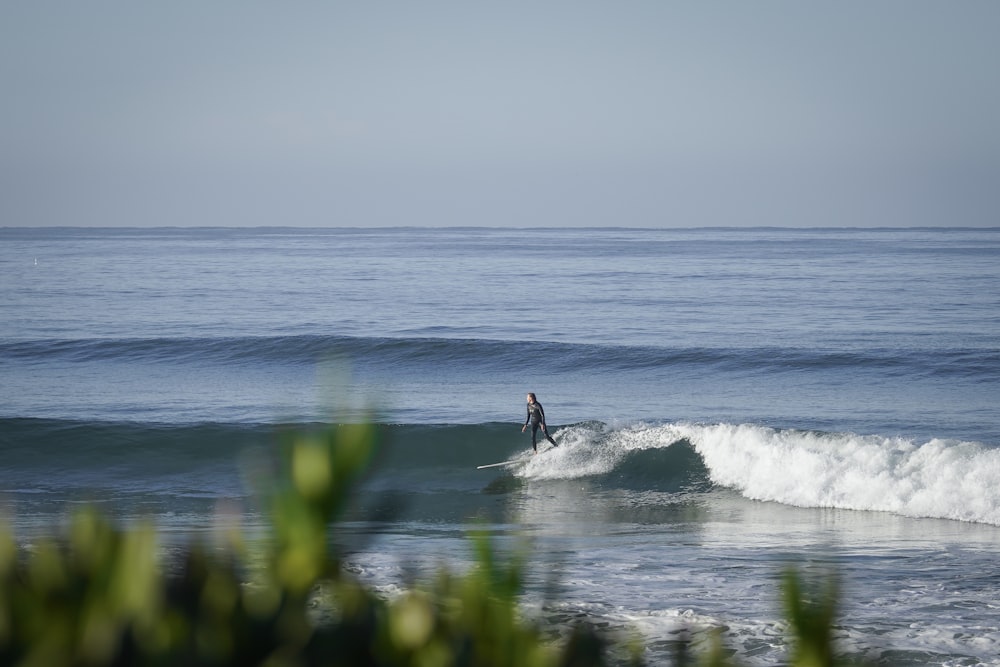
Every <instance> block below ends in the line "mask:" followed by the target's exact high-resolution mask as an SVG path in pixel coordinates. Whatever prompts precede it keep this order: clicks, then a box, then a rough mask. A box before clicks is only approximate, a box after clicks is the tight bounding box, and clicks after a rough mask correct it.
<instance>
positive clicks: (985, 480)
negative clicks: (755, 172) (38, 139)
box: [0, 228, 1000, 665]
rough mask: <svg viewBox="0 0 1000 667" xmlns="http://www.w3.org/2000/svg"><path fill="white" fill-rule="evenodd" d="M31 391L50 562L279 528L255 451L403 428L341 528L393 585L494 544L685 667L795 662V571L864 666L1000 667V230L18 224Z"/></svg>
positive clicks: (35, 505) (550, 590)
mask: <svg viewBox="0 0 1000 667" xmlns="http://www.w3.org/2000/svg"><path fill="white" fill-rule="evenodd" d="M0 378H2V383H0V452H2V456H3V459H2V460H3V464H2V465H0V495H2V497H3V506H4V508H5V509H4V512H5V513H6V514H7V516H8V518H9V521H10V522H11V523H12V524H13V525H14V526H15V529H16V530H17V531H18V533H19V535H20V536H22V537H21V539H23V540H30V539H31V536H32V535H33V534H34V533H35V532H36V531H39V530H50V529H52V528H53V527H55V526H58V525H59V524H60V522H61V521H62V519H63V517H64V516H65V515H66V513H67V511H69V510H70V509H71V508H72V507H74V506H75V505H76V504H77V503H79V502H81V501H88V502H95V503H98V504H99V505H100V506H102V507H104V508H105V509H107V511H109V512H110V513H112V514H114V515H115V516H118V517H120V518H121V519H122V520H124V521H128V520H129V519H131V518H132V517H135V516H153V517H154V518H155V519H156V520H157V522H158V523H159V524H160V525H161V526H163V527H164V529H165V530H168V531H179V532H181V533H185V532H189V531H201V530H207V529H208V528H209V527H210V526H211V525H212V523H213V516H214V514H215V512H216V510H217V508H218V507H219V505H220V504H226V505H227V506H232V505H233V504H234V503H236V504H238V505H239V506H241V507H244V511H245V512H246V515H247V519H248V521H249V522H252V521H253V517H254V509H253V497H252V494H251V492H250V491H248V490H247V486H246V484H245V483H244V470H245V467H246V461H247V460H248V458H251V457H252V456H255V455H257V454H258V453H260V452H266V451H267V449H268V448H270V447H273V446H274V444H275V443H276V442H277V440H278V438H279V435H280V433H282V432H284V431H286V430H287V429H288V428H302V429H307V428H311V427H312V426H314V425H316V424H322V423H327V422H333V421H344V420H353V419H357V418H361V417H362V416H364V415H373V416H374V417H375V418H376V419H377V421H378V422H379V424H380V425H381V429H382V430H383V431H384V433H385V435H386V439H387V441H388V442H389V443H390V449H389V451H388V453H387V456H386V458H385V460H384V461H383V462H382V463H381V465H380V467H379V469H378V470H377V472H376V474H375V475H374V476H373V478H372V479H371V481H370V482H369V484H368V485H367V486H366V488H365V490H364V491H363V493H362V494H361V497H359V498H358V507H357V508H356V510H355V512H354V513H353V514H352V516H350V517H349V521H348V522H347V523H346V525H345V526H344V527H343V529H342V531H341V538H342V539H345V540H349V541H350V542H351V544H352V545H353V546H352V552H351V553H352V556H351V559H350V566H351V567H352V569H353V570H354V571H355V572H357V573H358V574H359V576H361V577H362V578H364V579H365V580H366V581H367V582H369V583H370V584H371V585H372V586H375V587H378V588H379V589H382V590H385V591H387V592H391V591H393V590H396V589H398V587H400V586H402V585H403V584H404V582H405V581H408V580H409V578H410V576H411V575H412V572H413V571H414V569H415V568H416V569H418V570H419V569H422V568H428V569H429V568H434V567H436V566H437V565H438V564H440V563H442V562H444V563H448V564H450V565H452V566H454V567H456V568H461V567H464V566H465V565H466V564H468V563H469V562H470V560H471V555H470V553H469V543H468V541H467V534H468V531H469V530H470V528H471V527H473V526H484V527H486V528H487V529H488V530H489V531H490V532H491V533H492V534H493V535H494V537H495V539H496V540H497V543H498V545H499V546H500V547H501V548H503V549H505V550H506V549H509V550H511V551H516V550H525V551H526V553H527V554H528V563H529V567H528V573H527V587H526V591H525V595H524V604H525V607H526V609H527V610H530V611H531V612H532V613H534V614H537V615H538V616H539V617H541V618H544V619H545V620H547V621H549V622H552V623H553V624H554V625H555V626H556V627H562V628H568V627H569V626H570V625H571V624H572V623H573V622H575V621H576V620H577V619H579V618H581V617H584V616H586V617H589V618H591V619H592V620H595V621H596V622H599V623H601V624H602V625H604V626H606V627H609V628H611V629H615V630H617V629H622V630H625V629H629V630H632V631H637V632H639V633H640V634H641V636H642V637H643V639H644V641H645V645H646V647H647V649H646V650H647V655H648V657H649V659H650V661H651V662H652V663H653V664H663V663H666V662H669V658H670V656H671V651H672V646H674V644H675V643H676V641H677V640H678V638H680V637H681V636H683V635H684V633H688V634H690V635H691V636H692V637H694V639H695V641H696V642H701V641H706V637H707V636H708V631H709V630H712V629H721V630H722V634H723V638H724V641H725V642H726V644H727V645H728V646H729V647H730V648H731V649H732V650H733V651H734V652H735V653H736V655H737V656H738V657H739V658H740V659H741V660H742V661H743V662H744V663H745V664H750V665H773V664H781V663H782V661H783V660H784V659H785V658H786V656H787V646H786V643H785V631H786V629H787V628H786V627H785V624H784V622H783V621H782V620H781V611H780V600H779V588H778V582H779V579H780V576H781V573H782V571H783V569H784V568H785V567H786V566H788V565H789V564H793V565H796V566H798V567H799V568H801V569H802V570H803V571H804V572H806V573H808V574H811V575H816V576H821V575H824V574H828V573H835V575H836V576H837V577H839V580H840V583H841V590H842V594H843V603H842V609H841V616H840V619H839V621H838V626H837V629H836V632H837V636H838V638H839V640H840V642H841V648H842V650H843V651H844V652H845V653H849V654H853V655H860V656H864V657H866V658H868V659H871V660H875V661H878V662H882V663H884V664H894V665H977V664H990V665H1000V558H998V557H1000V417H998V405H1000V401H998V396H1000V229H871V230H860V229H682V230H635V229H479V228H468V229H455V228H452V229H419V228H398V229H375V230H365V229H284V228H274V229H221V228H220V229H182V228H177V229H82V228H60V229H19V228H2V229H0ZM528 391H533V392H536V393H537V395H538V398H539V400H540V401H541V402H542V404H543V405H544V406H545V410H546V414H547V416H548V420H549V425H550V430H551V432H552V433H553V435H554V436H555V437H556V439H557V441H558V442H559V443H560V446H559V447H558V448H557V449H553V450H548V451H543V453H542V454H540V455H539V456H537V457H534V458H532V457H530V456H529V455H528V452H530V436H528V435H525V434H522V433H521V432H520V427H521V424H522V423H523V421H524V416H525V407H524V396H525V393H526V392H528ZM543 449H544V448H543ZM519 456H524V457H526V460H525V462H524V463H521V464H519V465H516V466H511V467H508V468H491V469H485V470H478V469H476V466H477V465H481V464H486V463H492V462H497V461H503V460H507V459H510V458H515V457H519ZM385 498H389V499H391V500H392V501H393V503H394V504H393V505H392V506H393V507H395V510H394V511H376V510H378V508H383V510H384V508H385V507H386V505H385V504H384V503H382V500H383V499H385ZM380 503H382V504H380Z"/></svg>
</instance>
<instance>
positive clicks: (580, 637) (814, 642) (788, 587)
mask: <svg viewBox="0 0 1000 667" xmlns="http://www.w3.org/2000/svg"><path fill="white" fill-rule="evenodd" d="M380 438H381V433H380V431H379V429H378V427H377V426H374V425H360V424H358V425H355V424H350V425H341V426H334V427H330V428H329V429H328V430H326V431H324V432H322V433H318V434H317V433H314V434H305V433H302V434H299V435H297V436H296V437H293V438H291V439H289V441H288V442H287V443H286V444H285V445H284V446H283V447H282V448H281V449H282V454H281V456H280V457H279V462H280V465H278V466H277V470H276V471H275V472H274V473H273V474H272V475H271V476H270V477H271V479H270V481H269V483H268V484H266V485H265V486H266V497H265V506H266V507H267V513H268V516H269V521H268V526H269V531H270V534H269V536H268V538H267V539H265V540H263V541H262V544H263V547H261V548H262V550H263V553H259V552H254V551H253V549H252V548H251V547H249V546H248V544H247V542H246V541H245V540H244V538H243V535H242V534H241V532H240V530H238V529H234V530H231V531H229V532H228V533H227V534H226V537H227V539H226V540H225V542H224V545H223V546H221V547H219V546H216V547H214V548H209V547H206V546H205V545H204V544H202V543H200V542H193V543H191V544H190V545H185V546H184V547H183V548H182V550H181V554H182V555H181V556H180V557H179V559H178V561H177V562H171V563H170V564H169V566H166V567H165V565H164V563H163V562H162V559H161V557H160V555H159V554H160V553H161V552H162V549H161V544H160V542H159V536H158V534H157V531H156V530H155V527H154V526H153V525H152V524H150V523H143V524H141V525H139V526H137V527H133V528H130V529H128V530H123V529H117V528H115V527H114V526H113V525H112V524H111V522H110V521H109V520H108V519H107V518H106V517H104V516H102V515H101V514H100V513H99V512H97V511H96V510H94V509H93V508H85V509H82V510H80V511H78V512H76V513H75V514H74V515H73V516H72V518H71V520H70V522H69V524H68V526H69V527H68V530H67V531H66V533H65V534H64V535H62V536H61V537H60V538H59V539H56V538H43V539H40V540H37V541H36V542H35V543H34V544H33V545H32V546H31V547H30V548H25V549H21V550H19V549H18V548H17V546H16V543H15V541H14V539H13V533H12V531H11V530H10V528H9V526H7V525H0V665H19V666H23V667H62V666H74V667H76V666H80V667H89V666H95V667H103V666H118V665H122V666H124V665H129V666H132V665H151V666H161V665H162V666H167V665H169V666H174V665H184V666H201V665H205V666H209V665H211V666H225V665H262V666H267V667H284V666H287V667H292V666H295V667H308V666H312V665H317V666H318V665H325V666H334V667H336V666H340V665H343V666H345V667H346V666H351V667H355V666H359V665H372V666H387V667H388V666H392V667H411V666H412V667H461V666H477V667H478V666H483V667H494V666H495V667H600V666H603V665H608V664H611V662H612V661H613V662H615V663H616V664H629V665H636V666H638V665H641V664H643V657H642V647H641V645H639V644H638V643H636V642H626V646H625V647H624V648H622V647H621V646H614V645H613V642H612V640H610V639H609V638H607V637H605V636H603V635H601V634H599V633H597V632H596V631H595V630H594V629H593V628H591V627H590V626H589V625H587V624H580V625H578V626H576V627H575V628H574V629H573V630H572V632H571V633H570V634H569V636H568V637H565V638H563V639H554V638H553V635H552V633H546V632H543V629H542V628H541V627H540V626H539V624H538V623H536V622H532V621H531V620H529V619H526V618H525V617H524V616H523V614H522V613H521V611H520V607H519V603H518V602H519V600H518V596H519V594H520V591H521V584H522V572H523V561H522V559H520V558H518V557H512V558H504V559H500V558H498V557H497V556H498V554H497V551H496V550H495V549H494V547H493V545H492V544H491V542H490V540H489V538H488V536H487V535H486V534H485V533H484V532H474V533H473V535H472V538H471V539H472V543H473V546H474V549H475V552H476V559H475V566H474V567H473V568H471V569H470V570H469V571H468V572H467V573H465V574H463V575H456V574H454V573H452V572H449V571H447V570H442V571H440V572H439V573H437V575H436V577H435V578H432V579H431V581H430V582H428V583H427V584H424V585H419V586H414V587H413V589H412V590H410V591H408V592H406V593H404V594H402V595H399V596H398V597H395V598H393V599H385V598H383V597H380V596H377V595H375V594H374V593H373V592H371V591H370V590H368V589H366V588H365V587H364V586H363V585H361V584H360V583H359V582H358V581H356V580H355V579H354V578H352V577H351V576H350V575H349V574H347V573H346V572H345V570H344V569H343V568H342V567H341V563H340V560H339V559H340V554H339V553H338V552H337V550H336V549H335V548H334V547H333V546H332V545H333V544H334V540H333V539H332V538H333V537H334V535H335V532H336V526H337V520H338V519H339V518H341V517H342V516H343V513H344V512H345V509H346V508H347V506H348V504H349V503H350V502H351V501H352V499H353V498H355V497H356V492H357V490H358V485H359V484H360V483H361V481H362V480H363V479H364V476H365V474H367V473H368V471H369V470H370V468H371V465H372V462H373V461H374V459H375V457H376V455H377V453H378V451H379V449H380V448H381V447H382V444H383V443H382V442H381V441H380ZM255 544H256V542H255ZM501 560H503V562H501ZM785 592H786V603H787V608H788V613H789V615H790V618H791V622H792V626H793V627H794V629H795V630H796V633H797V637H796V639H795V640H794V642H793V645H794V647H795V652H794V654H793V656H792V662H791V664H793V665H801V666H802V667H806V666H808V667H813V666H819V665H829V664H832V662H831V661H832V655H833V654H832V651H831V648H830V646H831V644H830V641H831V639H830V637H831V634H830V627H831V624H832V623H833V614H834V610H835V601H836V590H835V589H830V590H828V591H826V592H824V593H823V595H822V596H821V599H822V600H823V601H824V602H823V603H822V604H821V605H820V606H819V607H814V606H810V605H808V604H806V603H804V602H802V597H801V590H800V580H799V578H798V577H797V576H796V575H795V574H794V573H790V574H789V575H788V576H787V577H786V580H785ZM317 605H319V606H320V607H322V609H323V610H324V613H317V611H316V607H317ZM609 651H610V652H609ZM615 651H616V652H615ZM612 652H613V655H614V656H617V657H615V658H611V657H609V655H612ZM622 656H624V657H622ZM676 662H677V663H678V664H689V663H699V664H706V665H708V664H711V665H724V664H732V662H731V661H729V660H728V658H727V657H726V653H725V652H724V651H723V650H722V647H721V642H716V645H715V648H713V649H712V650H711V651H708V652H706V654H705V655H703V656H700V657H692V655H691V652H690V646H689V645H687V644H685V645H684V646H683V647H681V649H680V650H679V651H678V654H677V656H676Z"/></svg>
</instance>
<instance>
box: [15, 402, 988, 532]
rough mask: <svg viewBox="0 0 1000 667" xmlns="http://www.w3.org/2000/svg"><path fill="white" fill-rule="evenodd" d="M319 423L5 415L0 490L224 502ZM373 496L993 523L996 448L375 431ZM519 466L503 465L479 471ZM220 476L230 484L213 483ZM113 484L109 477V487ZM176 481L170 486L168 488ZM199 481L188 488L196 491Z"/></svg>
mask: <svg viewBox="0 0 1000 667" xmlns="http://www.w3.org/2000/svg"><path fill="white" fill-rule="evenodd" d="M326 426H327V425H326V424H317V423H309V424H191V425H164V424H143V423H117V422H108V423H105V422H76V421H62V420H45V419H0V451H3V452H4V457H5V460H4V463H5V465H4V467H3V470H2V471H0V486H2V488H4V489H6V490H10V489H12V488H17V489H29V488H35V489H46V490H53V489H64V490H65V493H70V490H71V489H80V488H83V487H86V486H88V485H91V486H98V487H101V486H107V485H108V484H111V485H112V486H115V487H116V488H126V487H127V488H128V489H140V490H141V489H143V488H146V489H149V488H154V489H156V490H157V492H158V493H159V492H165V493H169V490H166V491H165V490H164V489H165V486H169V484H172V483H176V484H178V485H180V486H181V487H183V490H184V492H185V493H187V492H189V491H190V490H191V488H193V487H192V484H195V486H196V487H197V489H198V490H199V491H198V492H199V493H204V494H207V495H211V494H212V493H213V488H215V487H218V489H221V491H219V493H223V494H224V495H226V494H228V495H232V494H234V493H239V492H238V491H236V489H238V487H239V485H240V480H239V474H238V471H237V467H238V466H237V461H238V460H239V459H240V457H242V456H243V455H244V454H245V453H246V452H247V451H248V450H250V449H253V450H255V451H264V452H266V451H268V450H270V449H273V448H274V447H276V446H278V445H279V444H280V443H281V442H283V441H286V440H287V439H288V437H289V435H290V434H292V435H294V434H301V433H307V432H309V431H311V430H314V429H318V428H325V427H326ZM378 428H379V429H380V431H381V436H382V438H381V440H382V441H384V442H385V443H386V448H385V450H384V456H382V457H381V458H380V460H379V466H378V468H377V469H376V471H375V474H374V477H373V479H374V484H375V487H377V488H381V489H394V490H401V491H404V492H414V493H434V492H435V490H436V489H443V488H448V489H451V490H456V489H458V490H462V491H463V492H469V493H479V492H481V491H482V490H483V488H484V486H488V485H489V484H490V482H491V481H492V480H495V479H496V478H497V477H498V476H510V477H513V478H515V479H518V480H520V482H521V483H524V484H545V483H548V482H551V481H557V480H573V479H582V478H587V479H589V480H591V482H593V483H594V484H596V485H597V486H598V487H601V488H608V489H624V490H631V491H657V492H666V493H707V492H710V491H711V490H712V489H713V488H718V487H724V488H728V489H732V490H734V491H736V492H738V493H739V494H741V495H742V496H744V497H745V498H747V499H750V500H755V501H770V502H776V503H782V504H785V505H792V506H797V507H803V508H838V509H846V510H860V511H878V512H891V513H894V514H899V515H902V516H908V517H915V518H924V517H926V518H939V519H952V520H958V521H966V522H975V523H984V524H990V525H996V526H1000V448H996V447H991V446H989V445H986V444H983V443H978V442H963V441H955V440H944V439H930V440H927V441H917V440H913V439H907V438H902V437H890V436H881V435H857V434H853V433H825V432H817V431H801V430H791V429H776V428H771V427H766V426H761V425H755V424H729V423H720V424H693V423H684V422H675V423H663V424H648V423H639V424H627V425H609V424H605V423H602V422H583V423H579V424H572V425H567V426H561V427H553V428H552V431H553V435H554V436H555V438H556V439H557V441H558V442H559V445H560V446H559V447H557V448H552V449H548V448H547V445H545V446H543V447H542V449H543V450H544V453H543V454H542V455H539V456H531V450H530V438H529V437H528V436H527V435H524V434H521V433H520V426H519V425H518V424H511V423H485V424H439V425H433V424H432V425H426V424H381V425H379V427H378ZM512 458H521V459H523V463H521V464H519V465H517V466H513V467H511V468H508V469H503V468H501V469H491V470H477V469H476V466H478V465H483V464H487V463H494V462H499V461H505V460H509V459H512ZM221 478H225V479H221ZM109 480H111V481H110V482H109ZM170 480H174V481H170ZM195 482H196V483H195Z"/></svg>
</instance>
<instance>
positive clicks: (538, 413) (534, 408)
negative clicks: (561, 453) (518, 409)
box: [524, 401, 559, 452]
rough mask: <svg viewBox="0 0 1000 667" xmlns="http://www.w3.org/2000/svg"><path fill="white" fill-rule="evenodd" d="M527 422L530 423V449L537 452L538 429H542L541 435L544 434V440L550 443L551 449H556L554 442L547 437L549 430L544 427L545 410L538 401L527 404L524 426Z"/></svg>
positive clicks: (549, 436) (550, 437)
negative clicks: (526, 416)
mask: <svg viewBox="0 0 1000 667" xmlns="http://www.w3.org/2000/svg"><path fill="white" fill-rule="evenodd" d="M528 422H531V448H532V449H534V450H535V451H536V452H537V451H538V444H537V442H538V440H537V438H538V427H541V428H542V433H544V434H545V437H546V439H548V441H549V442H551V443H552V446H553V447H558V446H559V445H557V444H556V441H555V440H553V439H552V436H551V435H549V429H548V428H546V427H545V410H544V409H543V408H542V404H541V403H539V402H538V401H535V402H534V403H528V418H527V419H525V420H524V425H525V426H527V425H528Z"/></svg>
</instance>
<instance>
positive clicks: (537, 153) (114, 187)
mask: <svg viewBox="0 0 1000 667" xmlns="http://www.w3.org/2000/svg"><path fill="white" fill-rule="evenodd" d="M998 35H1000V2H996V1H995V0H982V1H962V0H960V1H956V2H945V1H943V0H942V1H939V2H926V1H923V0H896V1H877V0H865V1H863V2H862V1H856V2H824V3H818V2H790V1H773V2H766V1H765V2H750V1H738V2H737V1H733V2H686V3H679V2H537V3H536V2H504V3H479V2H450V3H443V2H397V3H390V2H352V3H347V2H318V1H314V2H297V3H277V2H275V3H257V2H237V1H222V0H219V1H215V2H201V1H199V2H194V1H188V0H172V1H171V2H162V3H136V2H102V1H100V0H97V1H93V2H90V1H88V2H69V1H64V2H55V1H49V0H32V1H30V2H19V1H10V2H4V3H2V5H0V90H2V95H3V103H2V104H0V214H2V218H0V226H34V225H108V226H148V225H178V226H187V225H224V226H239V225H255V226H256V225H294V226H315V225H323V226H371V225H491V226H510V227H526V226H593V225H602V226H603V225H607V226H635V227H665V226H705V225H733V226H745V225H783V226H814V225H832V226H911V225H941V226H965V225H968V226H981V225H989V226H994V225H1000V74H998V72H1000V38H998Z"/></svg>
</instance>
